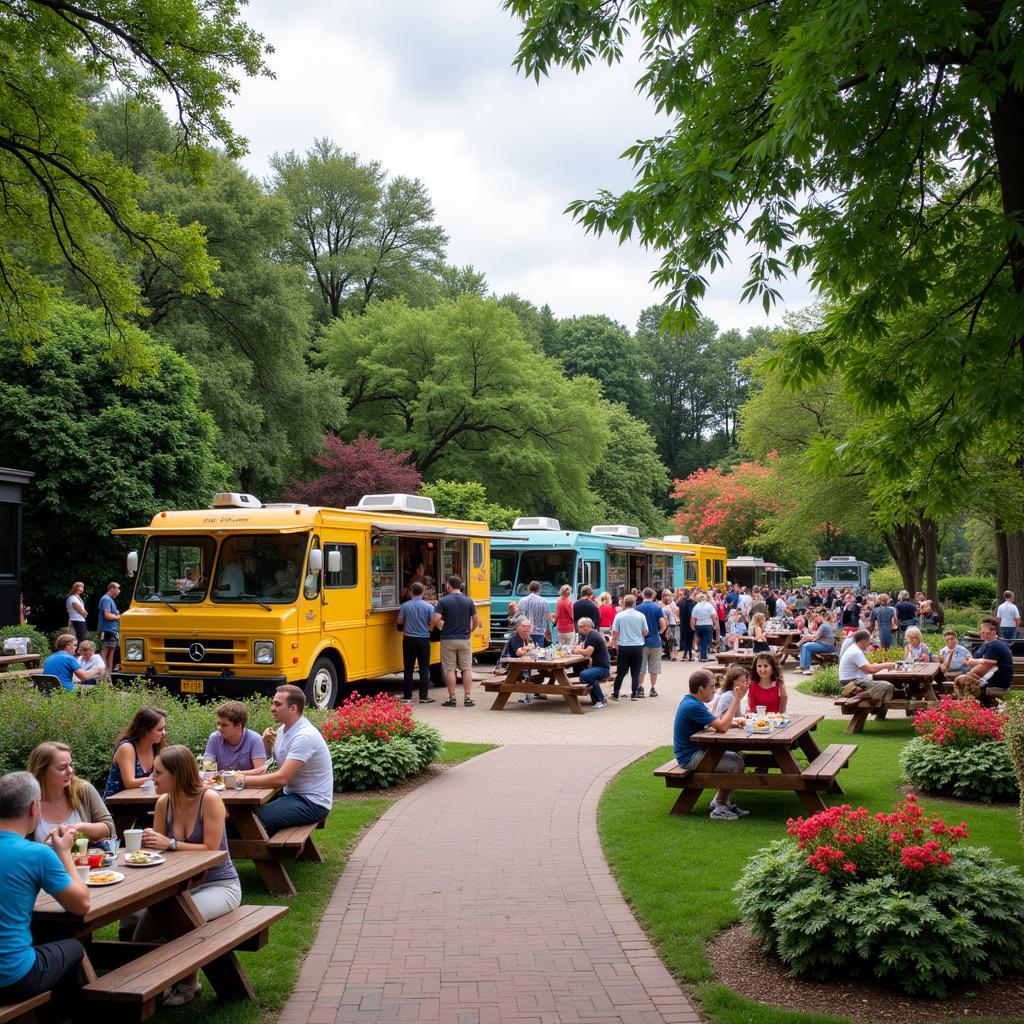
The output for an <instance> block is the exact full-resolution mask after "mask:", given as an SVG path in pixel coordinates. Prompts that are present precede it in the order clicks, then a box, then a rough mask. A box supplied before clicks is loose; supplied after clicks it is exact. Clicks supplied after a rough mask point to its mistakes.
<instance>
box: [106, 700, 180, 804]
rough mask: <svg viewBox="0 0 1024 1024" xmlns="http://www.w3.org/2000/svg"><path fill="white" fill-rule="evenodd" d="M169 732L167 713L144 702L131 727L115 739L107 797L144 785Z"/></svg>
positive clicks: (129, 724) (129, 725)
mask: <svg viewBox="0 0 1024 1024" xmlns="http://www.w3.org/2000/svg"><path fill="white" fill-rule="evenodd" d="M166 734H167V713H166V712H165V711H161V710H160V709H159V708H154V707H150V705H148V704H143V706H142V707H141V708H139V710H138V711H136V712H135V717H134V718H132V720H131V722H129V723H128V728H127V729H125V730H124V732H122V733H121V735H120V736H118V737H117V739H116V740H114V756H113V758H112V759H111V764H110V774H109V775H108V776H107V785H106V787H105V788H104V790H103V796H104V799H105V798H106V797H109V796H113V795H114V794H115V793H120V792H121V791H122V790H125V789H141V788H142V787H143V786H144V785H145V784H146V780H147V779H148V778H149V776H150V774H152V771H153V762H154V760H155V758H156V755H157V754H159V753H160V747H161V745H162V744H163V742H164V737H165V736H166Z"/></svg>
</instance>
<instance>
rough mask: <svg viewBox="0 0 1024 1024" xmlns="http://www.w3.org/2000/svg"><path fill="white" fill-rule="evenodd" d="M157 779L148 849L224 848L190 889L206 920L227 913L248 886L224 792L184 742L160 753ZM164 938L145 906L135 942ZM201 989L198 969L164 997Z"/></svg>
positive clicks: (168, 1001)
mask: <svg viewBox="0 0 1024 1024" xmlns="http://www.w3.org/2000/svg"><path fill="white" fill-rule="evenodd" d="M153 781H154V782H155V783H156V791H157V793H159V794H160V795H159V797H158V798H157V801H156V807H155V808H154V810H153V827H152V828H147V829H144V830H143V833H142V845H143V846H144V847H145V848H146V849H147V850H156V851H159V852H160V853H169V854H174V853H175V852H177V851H178V850H194V851H203V850H223V851H224V852H225V854H226V859H225V860H224V861H223V862H222V863H220V864H217V865H215V866H214V867H212V868H210V870H209V871H207V872H206V874H205V875H203V876H202V881H201V882H199V883H198V884H193V885H192V887H191V888H190V889H189V895H190V896H191V897H192V899H193V900H194V901H195V904H196V906H197V907H198V908H199V912H200V913H201V914H202V915H203V918H204V919H205V920H207V921H212V920H214V919H215V918H218V917H223V915H224V914H227V913H230V912H231V911H232V910H235V909H236V908H237V907H238V905H239V904H240V903H241V902H242V885H241V883H240V882H239V880H238V872H237V871H236V870H235V865H234V864H232V863H231V855H230V854H228V853H227V849H228V839H227V834H226V832H225V830H224V824H225V820H226V818H227V812H226V811H225V809H224V801H223V800H221V798H220V794H219V793H217V792H215V791H214V790H213V789H208V788H207V787H206V786H204V785H203V780H202V779H201V778H200V776H199V768H198V767H197V765H196V759H195V757H194V756H193V754H192V751H191V750H189V748H188V747H186V746H182V745H181V744H180V743H179V744H173V745H171V746H169V747H165V748H164V749H163V750H161V751H160V753H159V754H157V755H156V759H155V760H154V763H153ZM161 938H163V936H162V934H161V932H160V929H159V927H158V926H157V924H156V922H155V921H154V920H153V916H152V914H151V913H150V912H149V911H148V910H146V911H143V914H142V917H141V919H140V920H139V924H138V927H137V928H136V929H135V936H134V941H135V942H155V941H159V940H160V939H161ZM201 991H202V986H201V985H200V984H199V974H198V972H195V971H193V972H192V974H190V975H189V976H188V977H187V978H183V979H182V980H181V981H179V982H178V984H177V985H175V986H174V987H173V988H172V989H171V990H170V991H169V992H168V993H167V994H166V995H165V996H164V1006H183V1005H184V1004H185V1003H188V1002H191V1001H192V1000H193V999H195V997H196V996H197V995H199V993H200V992H201Z"/></svg>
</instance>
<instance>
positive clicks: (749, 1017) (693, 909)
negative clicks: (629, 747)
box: [598, 719, 1024, 1024]
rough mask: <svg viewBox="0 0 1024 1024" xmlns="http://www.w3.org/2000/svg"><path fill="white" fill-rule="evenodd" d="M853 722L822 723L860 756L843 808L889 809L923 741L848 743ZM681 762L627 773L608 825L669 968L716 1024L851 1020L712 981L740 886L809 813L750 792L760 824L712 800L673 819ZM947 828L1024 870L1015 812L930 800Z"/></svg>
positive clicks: (887, 730)
mask: <svg viewBox="0 0 1024 1024" xmlns="http://www.w3.org/2000/svg"><path fill="white" fill-rule="evenodd" d="M845 725H846V723H845V722H843V721H825V722H822V723H821V724H820V725H819V727H818V730H817V733H816V734H815V735H816V738H817V741H818V745H819V746H821V747H823V748H824V747H825V745H826V744H829V743H835V742H849V741H854V742H856V743H857V744H858V747H859V749H858V750H857V753H856V754H855V755H854V757H853V759H852V760H851V762H850V765H849V767H848V768H847V769H846V770H844V771H843V772H842V773H841V774H840V776H839V778H840V781H841V782H842V784H843V787H844V788H845V789H846V796H845V797H843V798H842V800H843V801H848V802H849V803H852V804H853V805H854V806H857V805H858V804H864V805H865V806H866V807H868V808H869V809H870V810H873V811H877V810H884V809H888V808H891V806H892V805H893V804H894V803H895V801H896V800H897V799H898V797H899V794H898V793H897V786H898V785H899V781H900V780H899V768H898V762H897V757H898V754H899V751H900V748H901V747H902V746H903V744H904V743H906V741H907V740H909V739H910V738H911V736H912V735H913V732H912V729H911V727H910V724H909V723H908V722H907V721H906V720H905V719H897V720H894V721H892V722H875V721H874V720H872V721H871V723H870V724H869V725H868V726H867V730H868V731H866V732H864V733H862V734H860V735H858V736H855V737H846V736H844V735H843V729H844V728H845ZM671 757H672V750H671V748H670V747H662V748H660V749H658V750H656V751H654V753H652V754H649V755H648V756H647V757H644V758H642V759H641V760H640V761H637V762H635V763H634V764H632V765H630V766H629V767H628V768H626V769H625V770H624V771H623V772H621V773H620V774H619V775H618V776H617V777H616V778H615V780H614V781H613V782H612V784H611V785H610V786H609V787H608V788H607V789H606V790H605V793H604V795H603V797H602V799H601V805H600V810H599V822H598V823H599V827H600V831H601V838H602V841H603V843H604V850H605V855H606V856H607V858H608V862H609V864H610V865H611V867H612V870H613V872H614V873H615V876H616V878H617V879H618V882H619V885H620V887H621V889H622V892H623V895H624V896H625V897H626V899H627V900H628V901H629V902H630V904H631V905H632V906H633V908H634V910H635V912H636V914H637V916H638V918H639V919H640V921H641V922H642V923H643V924H644V926H645V927H646V928H647V929H648V931H649V932H650V934H651V936H652V937H653V939H654V941H655V943H656V945H657V947H658V949H659V952H660V953H661V955H662V958H663V959H664V961H665V963H666V964H667V965H668V967H669V969H670V970H671V971H673V972H674V973H675V974H676V975H677V976H678V977H680V978H681V979H683V980H684V981H687V982H691V983H694V984H695V985H696V993H697V996H698V998H699V999H700V1000H701V1001H702V1003H703V1005H704V1011H705V1013H706V1015H707V1016H708V1018H709V1019H710V1020H711V1021H712V1022H713V1024H823V1022H825V1021H829V1022H834V1021H836V1020H839V1019H841V1018H832V1017H822V1016H818V1015H814V1014H796V1013H790V1012H787V1011H785V1010H780V1009H778V1008H775V1007H767V1006H763V1005H762V1004H759V1003H755V1002H752V1001H750V1000H747V999H744V998H742V997H740V996H738V995H736V994H735V993H733V992H732V991H730V990H729V989H728V988H727V987H726V986H724V985H718V984H714V983H712V982H711V968H710V965H709V963H708V960H707V957H706V956H705V953H704V944H705V943H706V942H707V941H708V940H709V939H710V938H712V937H713V936H714V935H715V934H716V933H717V932H719V931H720V930H721V929H723V928H725V927H726V926H728V925H730V924H733V923H734V922H735V921H736V920H737V919H738V915H737V913H736V911H735V909H734V906H733V903H732V886H733V884H734V883H735V881H736V879H737V878H738V877H739V873H740V872H741V871H742V869H743V866H744V864H745V863H746V862H747V860H748V858H749V857H750V856H751V855H752V854H754V853H755V852H756V851H757V850H758V849H759V848H760V847H761V846H763V845H765V844H766V843H768V842H769V841H771V840H773V839H778V838H781V837H783V836H784V835H785V829H786V819H787V818H788V817H795V816H797V815H798V814H800V813H802V810H801V807H800V804H799V802H798V801H797V800H796V798H795V797H794V795H793V794H791V793H773V792H766V793H763V794H762V793H755V792H744V793H742V794H739V795H738V796H737V800H738V802H739V803H740V804H742V806H744V807H745V808H747V809H748V810H749V811H750V812H751V814H750V817H748V818H744V819H742V820H740V821H736V822H719V821H711V820H710V818H709V817H708V804H709V802H710V794H705V795H704V796H703V797H702V798H701V801H700V803H698V805H697V807H696V808H695V810H694V811H693V813H692V814H691V815H689V816H686V817H669V814H668V811H669V808H670V807H671V806H672V804H673V802H674V801H675V798H676V796H677V795H678V790H670V789H667V788H666V787H665V785H664V783H663V782H662V781H661V780H660V779H654V778H652V776H651V772H652V771H653V770H654V769H655V768H656V767H658V766H659V765H661V764H664V763H665V761H667V760H669V759H670V758H671ZM924 803H925V805H926V806H927V807H929V808H933V809H934V810H936V811H938V812H939V813H941V814H942V815H943V816H944V817H945V818H946V819H947V820H951V821H955V822H960V821H963V820H965V821H966V822H967V825H968V827H969V829H970V833H971V839H970V842H971V843H972V845H977V846H988V847H990V848H991V849H992V850H993V851H994V852H995V853H996V854H997V855H998V856H1000V857H1002V858H1004V859H1005V860H1006V861H1008V862H1011V863H1016V864H1024V856H1022V851H1021V843H1020V836H1019V832H1018V827H1017V815H1016V811H1015V809H1012V808H1005V807H1002V808H991V807H974V806H970V807H968V806H963V805H958V804H954V803H951V802H948V801H944V800H932V799H928V800H926V801H924Z"/></svg>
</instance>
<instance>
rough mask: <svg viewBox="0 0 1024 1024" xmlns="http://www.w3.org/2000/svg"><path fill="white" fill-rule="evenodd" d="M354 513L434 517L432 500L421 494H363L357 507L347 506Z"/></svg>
mask: <svg viewBox="0 0 1024 1024" xmlns="http://www.w3.org/2000/svg"><path fill="white" fill-rule="evenodd" d="M348 507H349V510H350V511H355V512H408V513H410V514H411V515H416V516H432V515H434V499H433V498H425V497H424V496H423V495H422V494H364V495H363V496H362V497H361V498H360V499H359V504H358V505H349V506H348Z"/></svg>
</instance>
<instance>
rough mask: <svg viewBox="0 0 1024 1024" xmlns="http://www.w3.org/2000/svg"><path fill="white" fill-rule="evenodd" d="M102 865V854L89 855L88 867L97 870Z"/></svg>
mask: <svg viewBox="0 0 1024 1024" xmlns="http://www.w3.org/2000/svg"><path fill="white" fill-rule="evenodd" d="M102 863H103V854H102V853H91V854H89V867H91V868H98V867H99V866H100V865H101V864H102Z"/></svg>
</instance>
